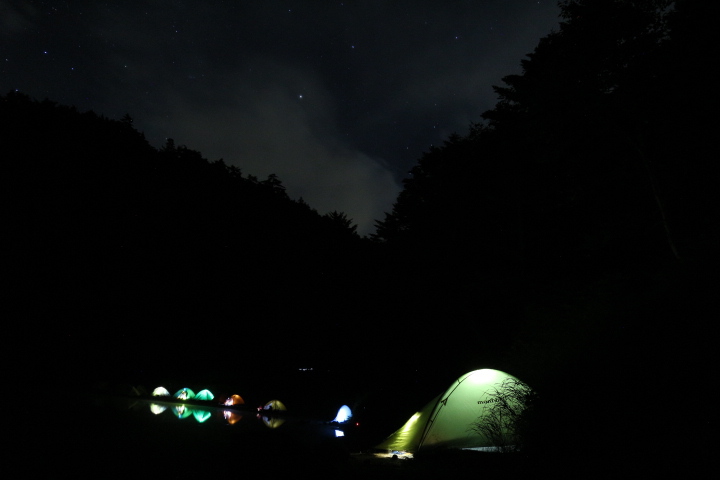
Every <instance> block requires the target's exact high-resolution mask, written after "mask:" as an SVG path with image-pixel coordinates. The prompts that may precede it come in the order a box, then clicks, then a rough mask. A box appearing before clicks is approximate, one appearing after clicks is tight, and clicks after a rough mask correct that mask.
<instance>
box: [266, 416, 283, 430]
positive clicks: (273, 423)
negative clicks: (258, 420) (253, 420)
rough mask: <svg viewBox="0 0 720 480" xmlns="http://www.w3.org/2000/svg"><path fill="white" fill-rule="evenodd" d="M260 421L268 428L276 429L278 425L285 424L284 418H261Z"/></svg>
mask: <svg viewBox="0 0 720 480" xmlns="http://www.w3.org/2000/svg"><path fill="white" fill-rule="evenodd" d="M262 421H263V423H264V424H265V426H266V427H268V428H278V427H279V426H280V425H282V424H283V423H285V419H284V418H278V417H265V416H263V417H262Z"/></svg>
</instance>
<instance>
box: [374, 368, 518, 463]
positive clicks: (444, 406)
mask: <svg viewBox="0 0 720 480" xmlns="http://www.w3.org/2000/svg"><path fill="white" fill-rule="evenodd" d="M507 379H515V377H513V376H511V375H508V374H507V373H504V372H501V371H499V370H492V369H482V370H475V371H472V372H469V373H466V374H465V375H463V376H461V377H460V378H458V379H457V380H455V382H453V384H452V385H450V387H449V388H448V389H447V390H446V391H445V392H444V393H442V394H441V395H438V396H437V397H435V398H433V399H432V400H431V401H430V402H429V403H427V404H426V405H425V406H424V407H423V408H422V409H420V410H419V411H418V412H416V413H415V414H414V415H413V416H412V417H410V419H409V420H408V421H407V422H406V423H405V425H403V426H402V427H400V429H398V430H397V431H396V432H394V433H393V434H392V435H390V436H389V437H388V438H386V439H385V441H383V442H382V443H380V444H379V445H377V447H376V448H378V449H384V450H392V451H405V452H411V453H417V452H418V450H420V449H423V450H430V449H437V448H488V447H490V448H492V447H495V445H493V442H492V441H491V440H490V439H489V438H487V437H486V436H484V435H482V434H480V433H478V432H477V431H476V430H475V429H474V428H473V425H474V424H475V423H476V422H479V421H482V417H483V415H484V414H485V413H486V411H487V408H486V407H487V406H488V405H490V404H491V403H492V402H494V398H495V397H494V396H493V395H491V394H496V393H497V392H498V391H501V389H502V383H503V381H505V380H507Z"/></svg>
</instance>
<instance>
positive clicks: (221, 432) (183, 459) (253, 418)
mask: <svg viewBox="0 0 720 480" xmlns="http://www.w3.org/2000/svg"><path fill="white" fill-rule="evenodd" d="M173 391H174V390H173ZM217 400H218V402H220V401H221V400H225V399H224V398H223V399H220V398H218V399H217ZM46 424H47V425H46V427H47V428H46V429H45V430H37V431H36V430H28V431H27V432H26V434H27V436H28V437H30V436H31V435H37V436H36V437H33V438H34V440H35V443H36V444H40V445H41V447H40V448H41V449H38V448H35V447H34V448H35V450H33V451H34V452H35V453H37V454H39V456H40V457H43V456H44V457H43V458H45V459H46V460H44V461H45V462H46V463H47V462H51V463H52V465H54V466H55V467H54V468H57V469H62V470H63V471H67V472H74V473H77V476H79V477H88V478H94V477H98V476H99V477H104V476H110V473H109V472H116V471H120V472H128V473H130V472H134V473H135V474H137V472H138V471H142V472H144V474H143V478H144V477H145V476H158V477H160V476H162V477H163V478H168V477H172V476H176V477H183V478H186V477H190V476H194V475H200V474H201V473H204V474H208V473H210V474H213V476H216V477H220V476H223V475H226V474H229V475H230V476H233V475H237V471H238V465H239V464H240V463H242V462H248V463H247V464H252V463H253V462H255V464H258V462H260V463H262V464H263V468H266V469H270V471H271V472H273V473H274V472H278V471H281V472H283V473H284V474H285V475H289V474H291V473H297V471H299V469H302V468H303V467H302V466H303V465H305V466H307V465H310V466H311V467H307V468H308V469H309V468H311V469H312V470H308V471H315V469H316V468H330V467H331V466H332V465H334V463H333V462H335V461H336V459H342V458H345V456H347V455H348V453H347V452H348V448H349V445H351V444H349V443H348V439H347V437H345V439H344V440H343V439H342V438H338V437H336V433H335V429H337V428H338V425H337V424H331V423H330V422H329V421H327V420H315V419H308V418H305V417H303V418H300V417H299V415H297V414H295V413H294V412H279V411H278V412H274V411H262V410H260V411H258V410H257V409H256V408H251V407H242V406H237V407H229V406H225V405H222V404H220V403H218V404H217V406H211V405H199V404H193V403H190V404H187V403H182V402H180V401H176V400H174V399H172V397H148V398H147V399H131V398H120V397H114V396H96V397H92V398H88V399H82V400H78V401H75V402H71V403H69V404H68V405H66V406H64V408H63V409H62V412H60V411H57V414H56V415H55V416H52V419H51V421H46ZM340 428H347V429H348V430H349V429H351V428H353V427H351V426H347V427H340ZM68 439H70V440H71V441H68ZM350 441H352V439H350ZM178 452H183V453H182V454H181V455H178ZM318 465H321V466H322V467H318ZM145 473H146V475H145ZM270 477H271V476H270V475H268V477H267V478H270ZM272 478H277V477H274V476H272ZM315 478H317V476H315ZM333 478H339V477H333Z"/></svg>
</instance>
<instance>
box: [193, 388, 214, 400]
mask: <svg viewBox="0 0 720 480" xmlns="http://www.w3.org/2000/svg"><path fill="white" fill-rule="evenodd" d="M213 398H215V395H213V394H212V392H211V391H210V390H208V389H205V390H200V391H199V392H198V393H196V394H195V398H194V400H212V399H213Z"/></svg>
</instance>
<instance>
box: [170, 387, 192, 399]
mask: <svg viewBox="0 0 720 480" xmlns="http://www.w3.org/2000/svg"><path fill="white" fill-rule="evenodd" d="M173 397H175V398H177V399H178V400H192V399H193V398H195V392H193V391H192V390H190V389H189V388H181V389H180V390H178V391H177V392H175V395H173Z"/></svg>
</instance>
